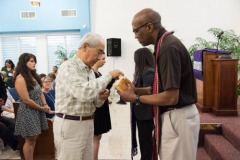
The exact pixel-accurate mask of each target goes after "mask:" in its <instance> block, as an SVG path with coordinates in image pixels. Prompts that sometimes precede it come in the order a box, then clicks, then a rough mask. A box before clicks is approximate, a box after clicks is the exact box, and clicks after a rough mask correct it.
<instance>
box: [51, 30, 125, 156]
mask: <svg viewBox="0 0 240 160" xmlns="http://www.w3.org/2000/svg"><path fill="white" fill-rule="evenodd" d="M104 48H105V41H104V40H103V38H102V37H101V36H100V35H98V34H95V33H88V34H86V35H85V36H84V37H83V38H82V39H81V41H80V45H79V49H78V52H77V54H76V55H75V56H74V57H73V58H72V59H70V60H68V61H66V62H64V63H63V64H62V65H61V67H60V68H59V71H58V75H57V79H56V101H55V102H56V104H55V106H56V118H55V120H54V126H53V127H54V138H55V145H56V148H57V159H58V160H92V159H93V136H94V135H93V134H94V132H93V131H94V126H93V118H94V115H93V114H94V112H95V109H96V107H100V106H102V104H103V103H104V101H105V100H106V99H107V98H108V96H109V90H107V89H106V86H107V85H108V83H109V82H110V81H111V80H112V79H113V78H116V77H118V76H119V75H123V74H122V72H121V71H119V70H113V71H111V72H109V73H108V74H106V75H103V76H101V77H100V78H97V79H96V78H95V75H94V72H93V69H92V68H91V67H92V66H93V65H94V64H95V63H96V62H97V61H98V60H99V58H100V57H101V55H102V54H104Z"/></svg>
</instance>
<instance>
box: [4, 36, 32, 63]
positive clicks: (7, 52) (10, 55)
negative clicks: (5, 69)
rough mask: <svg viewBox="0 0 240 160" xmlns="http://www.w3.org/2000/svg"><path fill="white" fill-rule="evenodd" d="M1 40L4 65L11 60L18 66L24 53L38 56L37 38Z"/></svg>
mask: <svg viewBox="0 0 240 160" xmlns="http://www.w3.org/2000/svg"><path fill="white" fill-rule="evenodd" d="M1 40H2V56H3V57H2V59H3V64H4V63H5V61H6V60H7V59H11V60H12V61H13V63H14V64H15V66H16V65H17V62H18V58H19V56H20V55H21V54H22V53H24V52H27V53H32V54H34V55H36V37H19V36H17V37H2V38H1ZM4 65H5V64H4Z"/></svg>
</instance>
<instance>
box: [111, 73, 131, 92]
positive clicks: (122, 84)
mask: <svg viewBox="0 0 240 160" xmlns="http://www.w3.org/2000/svg"><path fill="white" fill-rule="evenodd" d="M128 84H130V85H131V86H132V87H133V88H134V86H133V84H132V82H131V81H130V80H129V79H127V78H126V77H124V76H119V79H118V80H117V81H115V83H114V84H113V87H114V88H115V89H116V90H118V91H120V92H125V91H126V90H127V89H128Z"/></svg>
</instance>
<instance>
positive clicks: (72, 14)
mask: <svg viewBox="0 0 240 160" xmlns="http://www.w3.org/2000/svg"><path fill="white" fill-rule="evenodd" d="M61 14H62V17H77V10H76V9H68V10H62V11H61Z"/></svg>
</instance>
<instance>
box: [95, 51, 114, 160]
mask: <svg viewBox="0 0 240 160" xmlns="http://www.w3.org/2000/svg"><path fill="white" fill-rule="evenodd" d="M105 63H106V61H105V54H103V55H102V57H101V59H99V60H98V61H97V62H96V63H95V64H94V66H93V67H92V68H93V70H94V73H95V76H96V78H98V77H100V76H101V73H100V72H99V71H98V68H100V67H102V66H103V65H104V64H105ZM114 81H115V80H112V81H111V82H110V83H109V84H108V86H107V89H108V90H110V88H111V87H112V85H113V83H114ZM108 104H109V100H106V101H105V102H104V104H103V105H102V106H101V107H100V108H96V111H95V115H94V143H93V145H94V160H98V151H99V146H100V140H101V138H102V134H103V133H107V132H108V131H109V130H110V129H111V128H112V127H111V117H110V112H109V105H108Z"/></svg>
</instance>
